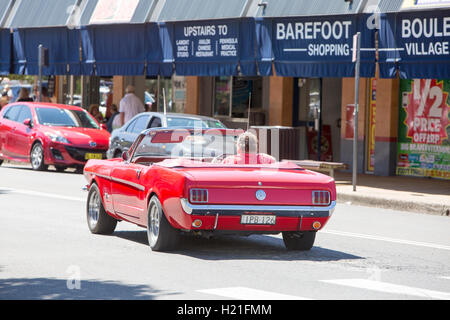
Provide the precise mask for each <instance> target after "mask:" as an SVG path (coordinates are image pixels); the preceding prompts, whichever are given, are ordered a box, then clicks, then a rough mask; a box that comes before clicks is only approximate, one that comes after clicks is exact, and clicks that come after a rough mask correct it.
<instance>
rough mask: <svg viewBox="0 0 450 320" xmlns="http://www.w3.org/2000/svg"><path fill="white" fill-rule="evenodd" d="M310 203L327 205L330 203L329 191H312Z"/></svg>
mask: <svg viewBox="0 0 450 320" xmlns="http://www.w3.org/2000/svg"><path fill="white" fill-rule="evenodd" d="M312 203H313V204H316V205H329V204H330V192H328V191H313V192H312Z"/></svg>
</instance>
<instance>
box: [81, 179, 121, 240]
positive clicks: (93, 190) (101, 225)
mask: <svg viewBox="0 0 450 320" xmlns="http://www.w3.org/2000/svg"><path fill="white" fill-rule="evenodd" d="M86 220H87V224H88V227H89V230H90V231H91V232H92V233H94V234H112V233H113V232H114V230H115V229H116V225H117V220H116V219H115V218H113V217H112V216H110V215H109V214H108V213H107V212H106V211H105V208H104V207H103V202H102V196H101V193H100V189H99V188H98V186H97V184H96V183H93V184H92V185H91V186H90V188H89V195H88V198H87V201H86Z"/></svg>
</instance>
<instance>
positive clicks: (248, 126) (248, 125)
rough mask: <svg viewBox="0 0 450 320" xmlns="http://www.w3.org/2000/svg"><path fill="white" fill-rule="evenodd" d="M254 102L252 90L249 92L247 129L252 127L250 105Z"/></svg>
mask: <svg viewBox="0 0 450 320" xmlns="http://www.w3.org/2000/svg"><path fill="white" fill-rule="evenodd" d="M251 104H252V92H251V91H250V92H249V93H248V115H247V131H248V130H249V128H250V106H251Z"/></svg>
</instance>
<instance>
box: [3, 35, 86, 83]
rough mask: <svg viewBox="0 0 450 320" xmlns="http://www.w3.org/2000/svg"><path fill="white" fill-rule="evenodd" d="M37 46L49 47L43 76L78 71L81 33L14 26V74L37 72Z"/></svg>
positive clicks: (33, 73)
mask: <svg viewBox="0 0 450 320" xmlns="http://www.w3.org/2000/svg"><path fill="white" fill-rule="evenodd" d="M39 45H43V46H44V47H45V48H47V49H48V57H49V61H48V62H49V66H48V67H44V68H43V70H42V73H43V75H64V74H80V57H79V47H80V33H79V30H70V29H67V28H65V27H57V28H43V29H41V28H26V29H15V30H14V33H13V49H14V50H13V57H12V58H13V59H12V60H13V70H12V71H13V73H15V74H29V75H36V74H38V73H39V65H38V47H39Z"/></svg>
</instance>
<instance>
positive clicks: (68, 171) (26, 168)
mask: <svg viewBox="0 0 450 320" xmlns="http://www.w3.org/2000/svg"><path fill="white" fill-rule="evenodd" d="M1 167H3V168H7V169H16V170H22V171H31V172H40V173H52V174H54V173H64V174H82V173H83V170H76V169H74V168H68V169H65V170H62V171H58V170H56V168H54V167H53V166H50V167H49V168H48V169H47V170H44V171H35V170H33V168H32V167H31V166H13V165H3V166H1ZM1 167H0V168H1Z"/></svg>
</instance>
